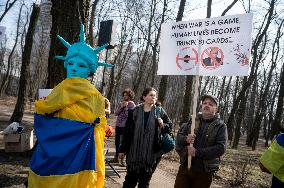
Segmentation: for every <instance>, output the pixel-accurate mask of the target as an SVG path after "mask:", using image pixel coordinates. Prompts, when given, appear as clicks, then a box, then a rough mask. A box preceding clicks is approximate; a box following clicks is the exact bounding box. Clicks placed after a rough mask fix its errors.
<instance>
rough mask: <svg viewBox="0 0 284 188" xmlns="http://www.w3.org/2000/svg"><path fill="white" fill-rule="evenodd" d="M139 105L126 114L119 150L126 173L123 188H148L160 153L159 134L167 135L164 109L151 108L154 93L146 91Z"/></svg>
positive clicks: (155, 99) (168, 126) (167, 123)
mask: <svg viewBox="0 0 284 188" xmlns="http://www.w3.org/2000/svg"><path fill="white" fill-rule="evenodd" d="M141 100H142V101H143V103H142V104H140V105H138V106H136V107H135V109H134V110H133V111H130V112H129V114H128V118H127V121H126V127H125V133H124V136H123V140H122V144H121V146H120V148H119V157H124V155H126V163H127V174H126V177H125V181H124V183H123V187H124V188H132V187H133V188H134V187H135V186H136V184H137V183H138V187H139V188H144V187H145V188H146V187H149V182H150V179H151V177H152V174H153V173H154V171H155V169H156V167H157V165H158V163H159V161H160V160H161V156H162V154H163V152H162V149H161V146H160V144H159V143H160V134H162V133H165V132H167V133H169V132H171V129H172V122H171V120H170V118H169V117H168V115H167V113H166V112H165V110H164V109H163V108H161V107H157V106H156V105H155V103H156V101H157V91H156V90H155V89H154V88H146V89H145V90H144V91H143V93H142V96H141Z"/></svg>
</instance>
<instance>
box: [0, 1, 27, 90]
mask: <svg viewBox="0 0 284 188" xmlns="http://www.w3.org/2000/svg"><path fill="white" fill-rule="evenodd" d="M23 6H24V4H22V5H21V7H20V11H19V16H18V20H17V31H16V39H15V43H14V45H13V48H12V50H11V52H10V54H9V57H8V63H7V67H8V68H7V72H6V73H5V74H4V77H3V79H2V82H1V85H0V95H4V92H5V90H6V87H7V86H8V78H9V75H10V71H11V66H12V58H13V55H14V52H15V49H16V46H17V43H18V37H19V34H20V31H19V30H20V21H21V14H22V9H23Z"/></svg>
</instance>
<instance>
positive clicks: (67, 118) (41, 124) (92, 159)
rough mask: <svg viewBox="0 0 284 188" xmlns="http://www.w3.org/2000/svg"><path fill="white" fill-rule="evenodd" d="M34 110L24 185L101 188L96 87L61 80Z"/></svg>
mask: <svg viewBox="0 0 284 188" xmlns="http://www.w3.org/2000/svg"><path fill="white" fill-rule="evenodd" d="M35 112H36V113H35V116H34V123H35V124H34V127H35V133H36V136H37V139H38V145H37V147H36V149H35V151H34V154H33V157H32V160H31V162H30V172H29V187H32V188H33V187H37V188H44V187H54V188H56V187H60V188H64V187H68V188H69V187H74V188H78V187H80V188H81V187H82V188H83V187H92V188H93V187H98V188H101V187H103V186H104V178H105V163H104V152H103V150H104V135H105V125H106V119H105V112H104V97H103V96H102V95H101V94H100V93H99V92H98V91H97V90H96V88H95V87H94V86H93V85H92V84H90V83H89V82H88V81H87V80H85V79H82V78H68V79H65V80H64V81H62V82H61V83H60V84H58V85H57V86H56V87H55V88H54V89H53V91H52V93H51V94H50V95H48V96H47V98H46V99H45V100H39V101H37V102H36V104H35ZM46 114H53V116H50V115H46ZM98 120H99V121H98Z"/></svg>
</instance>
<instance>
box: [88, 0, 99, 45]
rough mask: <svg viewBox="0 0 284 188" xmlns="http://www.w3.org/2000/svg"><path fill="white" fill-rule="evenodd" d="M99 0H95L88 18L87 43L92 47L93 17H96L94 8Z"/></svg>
mask: <svg viewBox="0 0 284 188" xmlns="http://www.w3.org/2000/svg"><path fill="white" fill-rule="evenodd" d="M98 2H99V0H95V1H94V2H93V4H92V10H91V17H90V25H89V35H88V36H89V37H88V41H89V44H90V46H92V47H94V23H95V15H96V8H97V4H98Z"/></svg>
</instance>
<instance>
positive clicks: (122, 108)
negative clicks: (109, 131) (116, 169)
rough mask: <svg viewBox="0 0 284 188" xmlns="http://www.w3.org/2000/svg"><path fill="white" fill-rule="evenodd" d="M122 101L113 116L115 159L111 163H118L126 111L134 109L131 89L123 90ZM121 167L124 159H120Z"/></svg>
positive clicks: (123, 164)
mask: <svg viewBox="0 0 284 188" xmlns="http://www.w3.org/2000/svg"><path fill="white" fill-rule="evenodd" d="M122 98H123V100H122V101H121V102H120V103H119V105H118V107H117V109H116V111H115V115H116V116H117V119H116V127H115V149H116V153H115V157H114V159H113V161H112V162H115V163H117V162H119V159H118V149H119V146H120V144H121V141H122V137H123V134H124V131H125V122H126V120H127V117H128V111H129V110H131V109H134V108H135V103H134V102H133V101H132V100H133V98H134V92H133V91H132V90H131V89H125V90H124V91H123V92H122ZM121 165H122V166H125V163H124V158H121Z"/></svg>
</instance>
